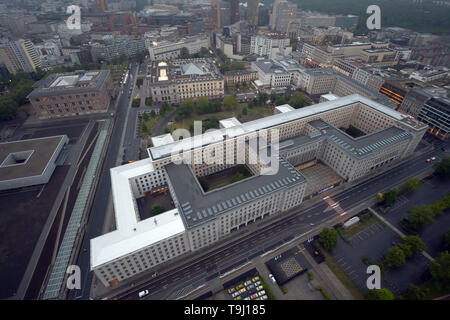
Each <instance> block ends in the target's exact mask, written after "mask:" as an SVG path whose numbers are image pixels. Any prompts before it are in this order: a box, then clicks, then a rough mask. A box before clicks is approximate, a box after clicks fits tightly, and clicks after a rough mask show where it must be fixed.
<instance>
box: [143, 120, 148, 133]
mask: <svg viewBox="0 0 450 320" xmlns="http://www.w3.org/2000/svg"><path fill="white" fill-rule="evenodd" d="M142 132H144V133H148V127H147V125H146V124H145V122H144V123H143V124H142Z"/></svg>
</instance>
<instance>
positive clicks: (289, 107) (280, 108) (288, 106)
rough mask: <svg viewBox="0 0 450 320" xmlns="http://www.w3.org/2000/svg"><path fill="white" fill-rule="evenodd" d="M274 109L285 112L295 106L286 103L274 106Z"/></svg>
mask: <svg viewBox="0 0 450 320" xmlns="http://www.w3.org/2000/svg"><path fill="white" fill-rule="evenodd" d="M275 109H277V110H278V111H280V112H281V113H285V112H289V111H293V110H295V108H292V107H291V106H290V105H288V104H283V105H281V106H278V107H275Z"/></svg>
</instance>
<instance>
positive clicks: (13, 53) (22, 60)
mask: <svg viewBox="0 0 450 320" xmlns="http://www.w3.org/2000/svg"><path fill="white" fill-rule="evenodd" d="M0 59H1V60H3V62H4V63H5V65H6V68H8V71H9V72H10V73H12V74H15V73H17V72H18V71H19V70H23V71H25V72H35V71H36V68H40V67H41V60H40V59H39V54H38V52H37V50H36V49H35V47H34V45H33V43H32V42H31V41H30V40H23V39H19V40H15V41H7V42H6V43H3V44H1V45H0Z"/></svg>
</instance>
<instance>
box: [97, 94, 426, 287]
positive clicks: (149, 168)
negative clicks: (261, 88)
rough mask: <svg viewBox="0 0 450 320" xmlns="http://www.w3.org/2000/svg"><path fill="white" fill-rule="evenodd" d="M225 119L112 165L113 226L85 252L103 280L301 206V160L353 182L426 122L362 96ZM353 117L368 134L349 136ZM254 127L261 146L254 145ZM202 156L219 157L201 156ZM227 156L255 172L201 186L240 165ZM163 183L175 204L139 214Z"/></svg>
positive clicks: (389, 161) (411, 143) (400, 152)
mask: <svg viewBox="0 0 450 320" xmlns="http://www.w3.org/2000/svg"><path fill="white" fill-rule="evenodd" d="M280 112H281V113H280ZM228 120H229V121H222V122H221V123H222V129H220V130H216V131H214V132H208V133H204V134H202V135H197V136H195V137H190V138H184V139H182V140H179V141H174V140H173V138H172V137H171V136H170V135H168V136H166V135H165V136H164V138H161V139H159V140H158V141H159V142H157V143H156V145H155V144H154V146H153V147H152V148H149V149H148V154H149V158H148V159H144V160H140V161H137V162H134V163H131V164H127V165H123V166H120V167H117V168H113V169H111V185H112V197H113V204H114V212H115V219H116V228H117V229H116V230H115V231H112V232H110V233H107V234H104V235H102V236H99V237H97V238H94V239H92V240H91V250H90V252H91V257H90V258H91V270H92V271H94V273H95V275H96V276H97V277H98V278H99V279H100V281H101V282H102V283H103V285H104V286H107V287H108V286H111V285H115V284H118V283H120V282H121V281H123V280H125V279H128V278H131V277H133V276H136V275H138V274H141V273H142V272H144V271H146V270H156V269H158V268H161V267H163V266H164V265H166V266H167V265H168V263H173V262H174V261H181V260H182V259H187V258H189V255H191V254H193V253H196V252H198V251H199V250H201V249H203V248H207V247H209V246H211V245H215V244H217V243H220V242H221V241H224V240H226V239H229V238H230V237H233V234H234V232H235V231H237V230H240V229H242V228H245V227H246V226H247V225H249V224H251V223H255V222H257V221H261V220H264V219H267V218H268V217H273V216H281V215H283V214H284V213H285V212H286V211H288V210H290V209H293V208H296V207H298V206H299V205H300V204H301V203H302V201H303V197H304V195H305V190H306V186H307V184H308V181H307V180H306V179H305V177H304V176H303V174H302V173H301V170H300V171H299V170H297V169H296V167H299V166H300V165H301V164H303V163H306V162H309V161H313V160H320V161H321V162H323V163H324V164H325V165H327V166H329V167H330V168H332V169H333V170H334V171H335V172H336V173H337V174H338V175H339V176H341V177H342V178H343V179H344V180H346V181H349V182H352V181H356V180H358V179H361V178H363V177H365V176H367V175H369V174H373V173H377V172H379V170H382V169H385V168H389V167H391V166H392V165H393V164H395V163H397V162H398V161H400V160H401V159H404V158H405V157H408V156H409V155H411V153H412V152H413V151H414V150H415V148H416V146H417V145H418V143H419V141H420V140H421V138H422V136H423V134H424V133H425V131H426V129H427V126H426V125H423V124H421V123H419V122H417V121H414V120H413V119H411V118H410V117H408V116H405V115H402V114H400V113H398V112H396V111H394V110H392V109H390V108H387V107H385V106H383V105H381V104H379V103H376V102H373V101H371V100H369V99H366V98H364V97H361V96H359V95H352V96H348V97H344V98H340V99H335V100H332V101H328V102H324V103H320V104H317V105H313V106H309V107H304V108H301V109H296V110H292V108H290V107H289V106H286V108H284V109H277V114H274V115H272V116H269V117H266V118H262V119H258V120H254V121H250V122H247V123H245V125H243V124H241V123H239V122H238V121H237V120H236V119H228ZM350 125H352V126H354V127H356V128H358V129H360V130H361V131H363V132H364V133H365V135H364V136H363V137H360V138H358V139H355V138H352V137H350V136H349V135H347V134H345V133H343V132H342V131H341V129H339V128H347V127H349V126H350ZM256 132H260V133H261V135H262V136H264V137H265V139H263V140H260V143H261V142H262V141H266V142H267V145H266V146H264V144H253V143H251V142H252V141H254V139H255V134H256ZM277 138H278V139H279V141H281V142H280V143H279V144H277V143H276V141H277ZM275 150H278V153H277V152H276V151H275ZM179 152H181V153H179ZM273 152H274V153H273ZM174 154H178V155H176V156H173V155H174ZM206 155H214V157H215V159H216V160H217V161H215V162H213V163H206V162H205V161H203V160H202V159H204V158H203V157H205V156H206ZM265 155H271V156H272V158H271V160H270V161H267V159H265V157H264V156H265ZM180 159H185V161H184V162H181V163H179V162H178V160H180ZM226 159H240V160H241V162H240V163H242V164H244V165H245V166H246V167H247V168H248V169H249V170H250V171H251V172H252V174H253V176H251V177H250V178H247V179H244V180H241V181H238V182H235V183H232V184H230V185H228V186H226V187H223V188H219V189H214V190H210V191H208V192H204V190H203V187H202V186H201V184H200V183H199V177H206V176H208V175H210V174H213V173H217V172H221V171H223V170H224V169H226V168H230V167H232V166H233V164H236V160H233V161H234V162H224V160H226ZM198 160H200V161H198ZM175 162H177V163H178V164H176V163H175ZM223 163H228V164H223ZM275 165H277V168H278V169H275V168H274V167H273V166H275ZM161 190H165V191H163V192H168V193H169V194H170V197H171V199H172V200H173V203H174V206H173V208H171V209H168V210H167V211H166V212H164V213H162V214H160V215H157V216H154V217H151V218H148V219H141V214H140V211H139V210H140V209H139V206H138V205H137V203H138V201H140V200H139V199H142V198H144V197H145V194H154V193H156V194H157V193H159V192H161Z"/></svg>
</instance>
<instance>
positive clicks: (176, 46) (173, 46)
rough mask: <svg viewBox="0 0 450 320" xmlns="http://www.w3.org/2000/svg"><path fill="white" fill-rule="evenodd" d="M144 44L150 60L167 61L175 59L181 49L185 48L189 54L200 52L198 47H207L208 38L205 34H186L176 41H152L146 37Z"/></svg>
mask: <svg viewBox="0 0 450 320" xmlns="http://www.w3.org/2000/svg"><path fill="white" fill-rule="evenodd" d="M145 41H146V46H147V49H148V52H149V56H150V61H168V60H173V59H177V58H179V56H180V53H181V49H182V48H186V49H187V50H188V52H189V54H195V53H198V52H200V49H201V48H202V47H203V48H209V40H208V37H207V36H206V35H198V36H187V37H185V38H182V39H179V40H178V41H168V40H162V41H159V42H158V41H154V40H153V39H152V38H146V40H145Z"/></svg>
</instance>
